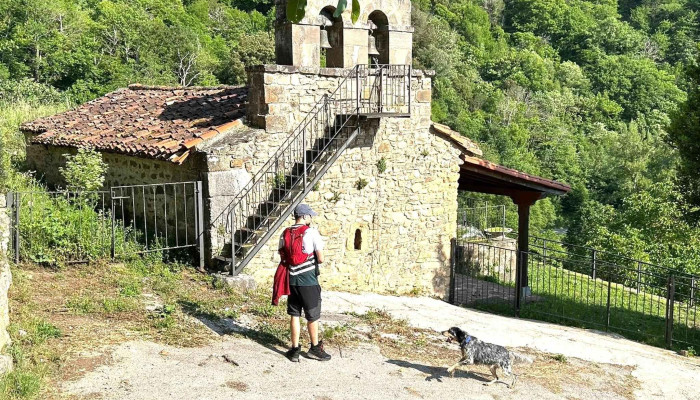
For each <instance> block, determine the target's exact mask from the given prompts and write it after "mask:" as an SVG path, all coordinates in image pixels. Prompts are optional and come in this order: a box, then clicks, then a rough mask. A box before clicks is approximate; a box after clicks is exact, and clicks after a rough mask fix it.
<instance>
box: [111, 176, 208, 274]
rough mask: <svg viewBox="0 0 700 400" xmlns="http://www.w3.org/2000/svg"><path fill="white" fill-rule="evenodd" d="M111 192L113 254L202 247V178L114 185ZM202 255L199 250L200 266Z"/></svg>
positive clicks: (202, 263)
mask: <svg viewBox="0 0 700 400" xmlns="http://www.w3.org/2000/svg"><path fill="white" fill-rule="evenodd" d="M110 192H111V198H112V216H113V218H112V226H111V229H112V246H111V247H112V257H113V258H114V257H119V256H123V255H126V254H138V253H147V252H151V251H169V250H178V249H186V248H199V249H203V241H204V228H203V219H202V218H201V216H202V214H203V203H202V182H200V181H197V182H177V183H159V184H148V185H132V186H115V187H112V188H111V191H110ZM119 235H121V237H119ZM203 257H204V253H203V251H199V258H200V260H199V264H200V266H203V265H204V258H203Z"/></svg>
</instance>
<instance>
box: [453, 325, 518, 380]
mask: <svg viewBox="0 0 700 400" xmlns="http://www.w3.org/2000/svg"><path fill="white" fill-rule="evenodd" d="M442 335H443V336H446V337H447V342H448V343H451V342H453V341H455V342H457V343H459V347H460V349H461V350H462V358H461V359H460V360H459V361H458V362H457V363H456V364H455V365H453V366H451V367H450V368H448V369H447V372H449V373H450V376H453V375H454V371H455V368H457V367H459V366H460V365H469V364H476V365H488V366H489V367H490V369H491V374H493V376H494V377H495V379H493V380H492V381H490V382H486V383H484V385H491V384H492V383H494V382H502V383H504V384H506V386H508V387H513V386H514V385H515V381H516V380H517V379H518V376H517V375H515V374H514V373H513V371H512V369H511V367H512V365H513V364H514V363H517V362H532V360H530V359H529V358H527V357H523V356H521V355H519V354H515V353H512V352H510V351H508V349H506V348H505V347H503V346H499V345H497V344H493V343H486V342H482V341H481V340H479V339H477V338H476V337H474V336H471V335H469V334H468V333H467V332H464V331H463V330H461V329H459V328H457V327H455V326H453V327H452V328H450V329H448V330H446V331H444V332H442ZM498 368H501V369H502V370H503V372H504V373H505V374H506V375H513V382H512V383H511V384H510V385H509V384H507V383H506V382H503V381H501V379H500V378H499V377H498Z"/></svg>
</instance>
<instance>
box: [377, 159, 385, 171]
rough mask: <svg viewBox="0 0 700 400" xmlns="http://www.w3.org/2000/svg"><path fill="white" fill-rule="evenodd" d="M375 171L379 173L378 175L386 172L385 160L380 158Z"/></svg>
mask: <svg viewBox="0 0 700 400" xmlns="http://www.w3.org/2000/svg"><path fill="white" fill-rule="evenodd" d="M377 171H379V173H380V174H383V173H384V171H386V158H384V157H382V158H380V159H379V161H377Z"/></svg>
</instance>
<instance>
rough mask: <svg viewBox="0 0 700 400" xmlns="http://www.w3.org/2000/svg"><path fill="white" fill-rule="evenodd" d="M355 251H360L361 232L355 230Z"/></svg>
mask: <svg viewBox="0 0 700 400" xmlns="http://www.w3.org/2000/svg"><path fill="white" fill-rule="evenodd" d="M355 250H362V231H361V230H360V229H356V230H355Z"/></svg>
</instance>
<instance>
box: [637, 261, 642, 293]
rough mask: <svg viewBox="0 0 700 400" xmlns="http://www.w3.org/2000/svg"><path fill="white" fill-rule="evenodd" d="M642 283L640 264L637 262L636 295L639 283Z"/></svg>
mask: <svg viewBox="0 0 700 400" xmlns="http://www.w3.org/2000/svg"><path fill="white" fill-rule="evenodd" d="M641 281H642V263H641V262H640V261H637V294H639V283H640V282H641Z"/></svg>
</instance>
